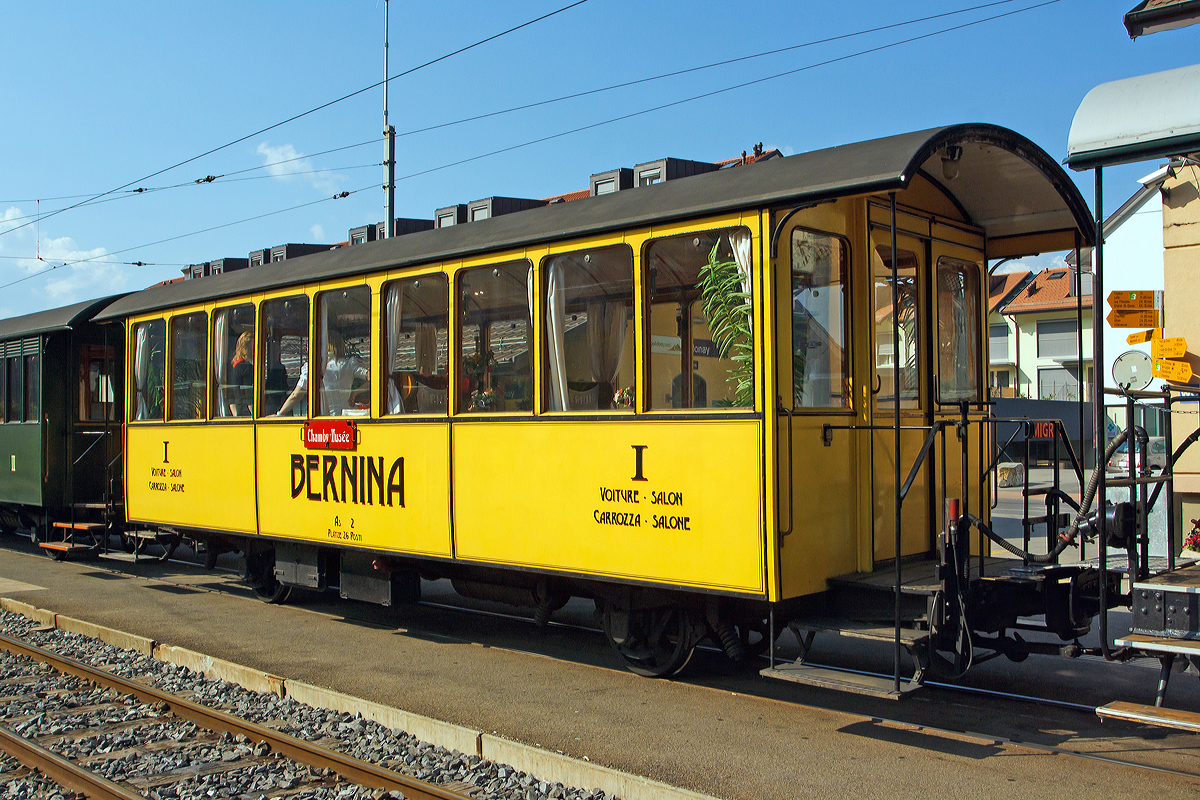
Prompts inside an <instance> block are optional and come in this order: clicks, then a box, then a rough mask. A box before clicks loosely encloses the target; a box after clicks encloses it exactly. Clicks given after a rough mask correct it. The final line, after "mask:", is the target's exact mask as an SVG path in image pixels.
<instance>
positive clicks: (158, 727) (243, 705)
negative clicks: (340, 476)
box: [0, 612, 617, 800]
mask: <svg viewBox="0 0 1200 800" xmlns="http://www.w3.org/2000/svg"><path fill="white" fill-rule="evenodd" d="M0 630H2V631H3V632H4V633H5V634H6V635H8V636H13V637H17V638H21V639H24V640H26V641H28V642H30V643H31V644H34V645H36V646H38V647H41V648H44V649H46V650H51V651H53V652H55V653H58V654H60V655H64V656H68V657H70V658H74V659H76V660H78V661H82V662H84V663H87V664H90V665H92V666H98V667H101V668H103V669H105V670H107V671H109V672H112V673H113V674H116V675H120V676H121V677H124V678H136V679H138V680H140V681H142V682H145V683H147V684H149V685H151V686H154V687H155V688H157V689H159V690H162V691H166V692H171V693H174V694H179V695H182V696H184V697H186V698H187V699H190V700H192V701H194V702H197V703H201V704H203V705H206V706H209V707H211V708H217V709H220V710H222V711H225V712H227V713H230V714H233V715H234V716H237V717H240V718H242V719H245V720H248V721H250V722H255V723H258V724H261V725H266V726H269V727H272V728H274V729H276V730H279V731H281V732H283V733H287V734H289V735H292V736H295V737H296V738H299V739H304V740H306V741H309V742H319V743H320V744H322V745H324V746H326V747H329V748H331V749H336V750H338V751H341V752H343V753H345V754H347V755H350V756H353V757H355V758H359V759H362V760H363V761H368V762H371V763H375V764H379V765H381V766H384V767H387V768H388V769H392V770H395V771H397V772H401V773H403V774H406V775H410V776H413V777H415V778H419V779H421V780H424V781H428V782H430V783H434V784H438V785H447V784H450V786H448V788H450V789H453V790H456V791H460V792H465V793H468V794H470V795H472V796H474V797H476V798H480V800H617V798H610V796H608V795H606V794H605V792H603V791H602V790H600V789H592V790H588V789H579V788H572V787H565V786H563V785H562V784H560V783H550V782H548V781H543V780H540V779H538V778H537V777H536V776H533V775H530V774H528V773H526V772H522V771H518V770H516V769H514V768H512V767H510V766H508V765H505V764H498V763H495V762H493V761H487V760H484V759H481V758H479V757H478V756H476V755H474V754H471V755H467V754H464V753H461V752H459V751H457V750H448V749H446V748H444V747H440V746H434V745H431V744H429V743H427V742H423V741H421V740H419V739H417V738H416V737H415V736H413V735H411V734H409V733H407V732H405V731H403V730H399V729H389V728H386V727H384V726H383V725H380V724H379V723H377V722H374V721H373V720H368V719H364V718H362V717H361V716H354V715H351V714H348V713H344V712H338V711H331V710H329V709H323V708H314V707H312V706H309V705H306V704H303V703H298V702H296V701H295V700H293V699H291V698H280V697H278V696H276V695H274V694H270V693H260V692H251V691H248V690H246V689H244V688H242V687H241V686H238V685H237V684H233V683H229V682H226V681H222V680H211V679H208V678H205V677H204V676H203V675H202V674H201V673H198V672H193V671H191V670H189V669H187V668H186V667H180V666H178V665H175V664H169V663H164V662H161V661H156V660H155V659H152V658H148V657H146V656H143V655H141V654H139V653H136V652H134V651H132V650H123V649H121V648H117V647H113V646H112V645H109V644H106V643H104V642H101V641H99V640H97V639H92V638H90V637H86V636H81V635H79V634H74V633H66V632H64V631H61V630H58V629H46V628H45V627H44V626H40V625H38V624H37V623H36V622H34V621H32V620H30V619H28V618H26V617H24V616H21V615H19V614H14V613H12V612H0ZM6 655H7V654H6ZM21 661H25V662H27V663H25V664H22V663H20V662H21ZM2 664H3V666H2V667H0V680H2V679H4V678H10V677H29V676H30V675H37V674H38V672H39V671H40V670H39V665H37V664H33V663H32V662H28V660H27V659H16V657H13V656H11V655H7V657H6V658H5V659H3V662H2ZM30 670H32V672H31V671H30ZM47 670H48V668H47ZM51 672H52V671H51ZM10 673H11V674H10ZM53 674H57V673H53ZM60 677H61V676H60ZM64 680H76V679H72V678H64ZM30 691H31V690H30V687H29V685H28V684H24V685H18V684H10V685H8V686H0V696H4V695H8V696H13V695H28V694H29V693H30ZM96 692H97V693H98V695H97V696H92V697H90V700H93V701H96V702H93V703H90V704H91V705H101V704H103V703H105V702H110V703H111V702H112V698H111V695H110V696H108V699H107V700H105V699H101V698H102V697H103V696H104V694H105V693H104V692H103V690H99V689H97V690H96ZM43 702H44V701H43ZM81 704H82V703H81ZM39 713H42V712H38V711H37V709H36V704H34V708H31V709H26V710H24V711H23V712H22V714H20V715H23V716H28V715H37V714H39ZM96 713H101V712H96ZM102 713H103V715H104V717H103V719H104V721H105V722H119V721H122V720H125V719H130V720H132V719H142V718H145V717H150V716H158V715H160V714H162V712H160V711H159V710H157V709H155V708H153V707H152V706H147V705H145V704H142V703H138V702H137V701H136V700H134V699H133V698H128V702H123V701H122V702H121V704H120V705H119V706H118V707H106V708H104V709H103V711H102ZM8 716H17V714H13V713H12V712H11V711H10V712H9V713H8ZM77 716H78V717H79V718H76V717H77ZM89 716H90V715H89ZM29 724H30V726H31V728H32V729H31V730H30V731H29V732H28V733H26V734H25V735H27V736H33V735H45V734H51V733H53V734H60V733H65V732H67V731H68V730H72V729H74V730H78V729H79V728H78V726H79V725H80V724H85V720H84V718H83V716H81V715H67V716H61V715H56V716H44V717H43V719H42V721H39V722H36V723H35V722H34V721H33V719H30V720H29ZM187 726H191V728H192V729H193V730H192V732H194V727H195V726H192V725H191V723H187V722H183V721H181V720H178V719H177V718H174V717H166V716H164V721H163V722H162V723H161V724H154V725H150V726H147V727H143V728H139V729H138V730H139V734H138V736H139V737H143V732H144V737H145V738H146V739H147V741H145V742H133V741H131V742H127V743H126V742H119V741H115V740H113V739H114V738H119V737H114V736H112V735H108V736H107V738H106V737H105V736H97V737H82V738H72V739H66V740H63V741H64V744H63V747H64V748H66V747H70V748H75V750H72V751H71V754H70V755H69V757H71V758H80V757H83V758H86V757H88V754H89V753H101V754H103V752H116V751H119V750H121V749H125V748H129V747H136V746H140V745H142V744H150V743H151V742H153V741H162V740H166V739H176V740H177V741H182V737H183V736H186V735H188V734H187V733H185V732H184V731H185V728H186V727H187ZM118 745H120V746H118ZM253 745H254V743H250V742H236V741H233V740H230V741H222V742H220V743H216V744H213V743H208V744H206V745H203V746H197V747H198V749H199V751H198V752H195V753H191V752H190V751H191V748H185V750H186V751H188V752H189V755H188V756H187V757H188V758H190V759H192V760H193V761H194V762H196V763H213V760H214V759H216V760H218V761H219V760H221V759H225V760H226V762H227V761H230V760H236V759H240V758H255V757H256V755H255V753H254V750H253ZM239 748H240V749H239ZM243 751H244V752H243ZM75 752H78V753H79V754H80V755H75V754H74V753H75ZM62 754H63V755H68V752H67V751H66V750H65V749H64V751H63V753H62ZM161 756H162V758H163V759H164V761H163V762H162V763H157V764H155V763H151V762H153V761H154V759H151V758H148V757H147V756H145V755H143V756H140V757H139V758H138V759H133V761H136V762H138V763H137V764H136V765H134V764H131V763H128V761H129V760H125V761H123V760H122V759H121V758H113V759H110V760H109V761H108V762H107V765H106V768H107V769H111V770H112V772H111V774H108V773H104V774H105V776H106V777H109V778H110V779H111V780H124V779H132V778H136V777H138V776H139V775H144V774H147V773H155V772H162V771H164V770H169V769H175V768H178V767H172V766H170V763H169V762H167V761H166V759H168V758H177V757H178V756H179V753H178V752H177V751H170V752H169V753H168V752H164V753H162V754H161ZM256 770H257V771H256ZM242 771H243V770H236V769H235V770H229V771H222V772H219V773H216V774H213V775H207V776H206V775H201V776H198V777H197V778H196V786H195V788H196V789H197V790H199V793H198V794H192V792H191V791H187V792H186V794H185V793H183V792H171V793H166V792H167V791H170V790H171V789H172V788H174V789H178V788H179V785H176V786H174V787H164V792H161V793H160V792H158V791H156V790H154V789H150V790H149V791H148V792H147V794H148V796H150V797H152V798H154V800H191V798H193V797H194V798H196V799H197V800H200V798H201V797H203V798H206V800H212V798H215V797H219V796H225V797H231V796H239V795H245V796H248V797H253V798H257V797H258V796H259V795H260V794H265V793H267V792H272V791H278V790H280V789H285V788H289V787H288V786H286V784H288V783H289V782H290V781H295V782H296V783H299V781H300V776H298V775H291V776H290V777H289V776H286V775H280V776H275V775H273V774H268V772H269V771H266V770H263V769H262V765H261V764H259V765H256V766H252V767H247V768H246V771H248V773H249V774H244V775H243V774H239V773H240V772H242ZM206 779H211V780H206ZM293 785H295V784H293ZM243 786H245V787H246V788H245V791H240V789H242V787H243ZM188 788H191V787H188ZM234 788H237V789H239V791H236V792H233V791H232V790H233V789H234ZM360 788H361V787H352V789H355V790H357V789H360ZM213 789H215V790H216V791H213V792H210V790H213ZM331 791H332V790H331ZM229 792H231V793H229ZM376 794H377V795H378V796H377V797H373V798H372V800H382V799H383V797H384V795H383V794H380V793H376ZM31 796H32V795H31ZM292 796H293V797H296V798H305V797H306V796H307V797H311V798H312V800H355V797H356V794H355V793H354V792H350V793H347V794H346V795H345V796H342V795H340V794H337V793H330V794H328V795H319V794H312V795H309V793H308V792H307V791H304V792H298V793H296V794H294V795H292ZM0 800H6V798H0ZM64 800H71V798H65V799H64Z"/></svg>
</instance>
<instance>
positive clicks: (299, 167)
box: [257, 142, 342, 194]
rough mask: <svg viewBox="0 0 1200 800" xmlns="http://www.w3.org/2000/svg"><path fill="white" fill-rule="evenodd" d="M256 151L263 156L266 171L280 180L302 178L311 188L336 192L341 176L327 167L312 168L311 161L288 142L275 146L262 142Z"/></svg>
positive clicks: (331, 192)
mask: <svg viewBox="0 0 1200 800" xmlns="http://www.w3.org/2000/svg"><path fill="white" fill-rule="evenodd" d="M257 152H258V154H259V155H260V156H262V157H263V166H265V167H266V168H267V172H268V173H269V174H270V175H273V176H275V177H276V178H279V179H281V180H287V181H292V180H303V181H305V182H307V183H308V184H309V185H311V186H312V187H313V188H315V189H318V190H319V191H322V192H329V193H330V194H333V193H334V192H336V191H337V190H338V187H339V185H340V184H341V181H342V178H341V176H339V175H335V174H334V173H332V172H330V171H329V170H327V169H322V170H314V168H313V164H312V161H311V160H310V159H309V158H307V157H305V155H304V154H303V153H301V152H300V151H299V150H297V149H296V148H295V147H293V146H292V145H290V144H281V145H279V146H277V147H275V146H272V145H270V144H268V143H266V142H262V143H260V144H259V145H258V150H257Z"/></svg>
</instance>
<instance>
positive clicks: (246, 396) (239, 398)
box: [229, 331, 254, 417]
mask: <svg viewBox="0 0 1200 800" xmlns="http://www.w3.org/2000/svg"><path fill="white" fill-rule="evenodd" d="M229 367H230V369H229V398H230V401H229V413H230V414H231V415H233V416H235V417H248V416H250V415H251V413H252V412H253V408H252V405H251V404H252V401H253V398H254V334H253V333H252V332H251V331H242V335H241V336H239V337H238V340H237V344H236V345H235V346H234V348H233V360H232V362H231V363H230V365H229Z"/></svg>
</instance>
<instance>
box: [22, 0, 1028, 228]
mask: <svg viewBox="0 0 1200 800" xmlns="http://www.w3.org/2000/svg"><path fill="white" fill-rule="evenodd" d="M1014 2H1016V0H994V2H990V3H983V4H982V5H975V6H970V7H967V8H959V9H955V10H953V11H944V12H941V13H938V14H930V15H928V16H924V17H915V18H913V19H907V20H902V21H900V22H893V23H889V24H887V25H878V26H876V27H873V28H864V29H862V30H857V31H851V32H849V33H842V34H837V35H836V36H827V37H825V38H822V39H811V40H809V41H807V42H801V43H800V44H794V45H789V46H787V47H779V48H775V49H773V50H765V51H763V52H761V53H752V54H750V55H745V56H737V57H735V58H728V59H724V60H721V61H713V62H710V63H708V64H700V65H698V66H694V67H687V68H685V69H679V70H673V71H671V72H664V73H660V74H658V75H650V76H647V77H644V78H635V79H633V80H629V81H623V82H621V83H614V84H609V85H608V86H600V87H597V88H594V89H585V90H583V91H579V92H573V93H570V94H565V95H559V96H558V97H552V98H548V99H545V100H536V101H533V102H530V103H524V104H521V105H516V106H510V107H508V108H503V109H498V110H496V111H489V112H487V113H484V114H476V115H474V116H470V117H462V118H460V119H456V120H451V121H449V122H440V123H437V124H435V125H428V126H425V127H423V128H413V129H411V130H407V131H401V132H399V133H397V134H396V136H397V137H402V136H415V135H417V134H421V133H428V132H431V131H436V130H443V129H445V128H450V127H454V126H456V125H464V124H467V123H470V122H479V121H480V120H485V119H492V118H494V117H498V116H502V115H505V114H512V113H516V112H518V111H527V110H529V109H533V108H540V107H542V106H547V105H552V104H554V103H561V102H565V101H567V100H575V99H578V98H581V97H589V96H592V95H596V94H601V93H604V92H611V91H616V90H617V89H625V88H629V87H631V86H638V85H641V84H645V83H652V82H654V81H660V80H666V79H667V78H674V77H678V76H680V75H688V74H691V73H695V72H701V71H704V70H709V69H715V68H717V67H723V66H728V65H730V64H737V63H741V62H744V61H751V60H754V59H758V58H765V57H767V56H772V55H779V54H781V53H788V52H792V51H795V50H801V49H804V48H808V47H815V46H817V45H822V44H830V43H832V42H838V41H843V40H846V39H852V38H856V37H860V36H867V35H869V34H872V33H880V32H882V31H887V30H894V29H896V28H902V27H907V26H910V25H917V24H919V23H922V22H930V21H932V20H936V19H944V18H946V17H952V16H957V15H960V14H967V13H970V12H972V11H980V10H982V9H985V8H993V7H995V6H1001V5H1008V4H1010V3H1014ZM396 77H399V76H396ZM381 140H382V137H376V138H374V139H370V140H368V141H365V142H358V143H355V144H350V145H344V146H342V147H335V148H332V149H330V150H323V151H321V152H318V153H310V154H306V155H300V156H296V157H295V158H288V159H283V160H281V161H273V162H271V163H270V164H260V165H258V166H254V167H247V168H245V169H241V170H236V171H234V172H227V173H222V174H220V175H209V176H206V177H205V178H200V179H197V180H194V181H187V182H184V183H179V184H173V185H171V186H162V187H154V188H151V189H144V188H139V189H128V190H124V191H126V192H128V193H131V194H132V193H143V192H151V191H162V190H163V189H177V188H184V187H189V186H194V185H203V184H206V183H213V182H216V181H220V180H222V179H224V178H228V177H229V176H230V175H240V174H242V173H246V172H253V171H256V170H263V169H269V168H271V167H274V166H279V165H281V164H287V163H290V162H293V161H302V160H304V159H308V158H317V157H319V156H322V155H328V154H329V153H336V152H339V151H343V150H350V149H353V148H356V147H365V146H368V145H375V144H378V143H379V142H380V141H381ZM289 174H297V173H289ZM95 196H97V193H95V192H92V193H87V194H75V195H61V196H58V197H43V198H28V199H24V200H0V203H31V202H36V201H38V200H72V199H76V198H80V197H95ZM97 202H109V201H108V200H101V201H97ZM87 205H93V203H84V204H83V205H82V206H80V207H84V206H87ZM62 210H66V209H62ZM33 216H34V215H27V216H25V217H13V218H12V219H10V220H8V221H9V222H13V221H17V220H22V219H31V218H32V217H33Z"/></svg>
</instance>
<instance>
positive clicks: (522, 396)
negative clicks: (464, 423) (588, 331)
mask: <svg viewBox="0 0 1200 800" xmlns="http://www.w3.org/2000/svg"><path fill="white" fill-rule="evenodd" d="M458 291H459V295H458V296H459V298H461V299H460V302H459V322H458V325H459V328H458V343H459V354H458V358H459V361H458V363H459V371H460V373H461V375H462V377H463V380H461V381H459V382H458V385H459V398H458V407H459V408H460V409H462V410H463V411H468V412H479V411H531V410H533V328H532V326H531V324H530V308H529V306H530V301H531V300H532V299H533V293H534V287H533V265H532V264H530V263H529V262H528V261H512V262H509V263H507V264H496V265H492V266H487V267H477V268H475V269H469V270H464V271H463V272H461V273H460V274H459V278H458Z"/></svg>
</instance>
